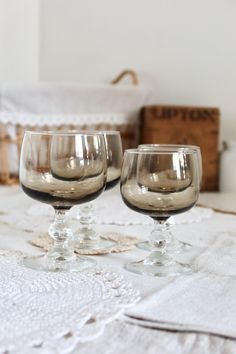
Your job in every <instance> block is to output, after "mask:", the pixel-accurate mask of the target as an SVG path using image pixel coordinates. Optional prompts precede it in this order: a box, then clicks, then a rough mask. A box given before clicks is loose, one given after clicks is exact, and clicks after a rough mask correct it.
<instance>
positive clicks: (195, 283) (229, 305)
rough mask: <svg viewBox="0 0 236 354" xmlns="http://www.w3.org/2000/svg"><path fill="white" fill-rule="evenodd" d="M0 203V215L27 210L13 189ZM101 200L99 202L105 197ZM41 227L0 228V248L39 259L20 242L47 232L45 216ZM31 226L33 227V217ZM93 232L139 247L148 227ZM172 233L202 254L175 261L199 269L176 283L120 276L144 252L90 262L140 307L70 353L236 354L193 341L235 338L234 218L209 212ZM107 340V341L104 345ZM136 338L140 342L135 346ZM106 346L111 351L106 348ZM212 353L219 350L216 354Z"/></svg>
mask: <svg viewBox="0 0 236 354" xmlns="http://www.w3.org/2000/svg"><path fill="white" fill-rule="evenodd" d="M6 190H7V193H6ZM0 196H1V202H2V204H1V206H0V212H1V211H3V212H4V210H6V211H7V212H8V213H10V214H11V215H12V216H13V215H14V213H17V212H18V210H19V209H25V210H27V209H28V208H31V206H32V205H33V204H34V202H33V201H32V200H30V199H29V198H27V197H26V196H25V195H24V194H23V193H22V192H20V190H19V189H18V188H16V187H14V188H12V189H11V188H7V189H6V188H0ZM117 197H118V196H117ZM101 198H104V199H105V198H106V193H104V194H103V195H102V196H101ZM232 198H234V196H232ZM39 205H40V204H39ZM110 205H111V204H110ZM111 211H112V205H111ZM114 213H116V214H117V215H118V214H119V210H114ZM42 220H44V222H43V221H42V222H41V225H40V227H38V228H37V229H34V230H33V231H31V232H28V231H24V230H23V229H19V228H18V227H17V225H16V224H14V223H12V224H4V222H3V221H1V222H0V248H6V249H14V250H21V251H25V252H28V253H31V254H41V251H40V250H38V249H37V248H35V247H32V246H31V245H30V244H29V243H27V241H29V240H30V239H33V238H35V236H36V235H38V234H39V233H41V232H46V230H47V227H48V224H47V222H48V221H46V219H45V216H44V219H42ZM31 222H32V223H33V222H34V216H32V221H31ZM31 222H29V225H28V226H29V228H31V225H30V223H31ZM96 228H97V230H98V231H100V232H109V231H117V232H121V233H124V234H126V235H133V236H136V237H139V238H140V240H144V239H146V237H147V235H148V234H149V232H150V230H151V225H126V226H122V225H120V226H118V225H97V226H96ZM173 232H174V233H175V234H178V237H179V238H180V239H182V240H183V241H185V242H188V243H191V244H193V245H195V246H199V247H202V248H201V249H200V248H198V249H197V250H195V251H194V252H193V253H191V254H189V253H186V255H185V256H184V257H183V256H182V257H180V260H181V261H182V262H183V261H185V262H187V261H188V260H190V259H192V261H193V262H194V264H195V265H196V266H197V267H198V269H199V271H198V272H197V273H195V274H193V275H190V276H184V277H183V276H181V277H176V278H164V277H163V278H153V277H148V276H141V275H137V274H133V273H130V272H128V271H126V270H125V269H124V268H123V267H124V265H125V264H126V263H127V262H128V261H132V260H133V261H134V260H139V259H143V258H144V257H145V256H147V254H148V253H147V252H145V251H143V250H140V249H135V250H132V251H128V252H125V253H122V254H110V255H107V256H106V257H93V258H95V259H97V261H98V263H99V265H102V266H109V269H110V270H111V271H112V270H115V271H116V272H118V273H120V274H122V275H123V276H124V277H125V278H126V279H127V280H129V281H131V282H132V283H133V286H134V287H135V288H137V289H138V290H140V293H141V296H142V300H141V301H140V302H139V304H137V305H136V306H135V307H134V308H133V309H132V311H131V310H129V311H126V316H125V318H124V319H123V321H125V322H126V323H127V324H123V323H122V321H120V322H117V323H116V324H111V325H110V326H109V329H107V330H106V331H105V333H104V335H103V337H101V338H100V339H99V340H97V341H95V342H94V343H91V344H86V345H84V346H83V347H82V349H83V350H82V349H81V347H80V348H78V351H76V352H78V353H81V352H82V353H86V354H87V353H89V352H91V350H94V349H95V348H97V346H99V348H101V350H102V352H103V353H106V354H107V353H112V354H113V353H114V354H117V353H121V351H120V349H122V350H123V352H124V353H128V351H125V349H124V346H125V344H124V343H123V341H124V340H125V341H127V348H129V349H130V351H129V353H132V354H133V353H143V352H147V353H151V354H154V353H155V354H156V353H173V350H174V349H173V348H174V346H175V345H176V346H177V349H176V353H181V354H182V353H186V352H188V353H189V352H191V353H197V354H198V353H208V354H209V353H212V352H214V353H221V352H224V353H230V354H231V353H234V352H235V351H236V341H231V340H225V339H223V338H217V337H209V336H204V335H202V334H197V333H199V332H204V333H206V332H207V333H217V334H218V335H221V336H226V337H229V338H235V328H236V324H235V318H236V316H235V303H236V288H235V278H236V266H235V259H236V258H235V241H236V217H235V216H233V215H224V214H220V213H213V214H212V216H211V217H210V218H208V219H204V220H202V221H200V222H196V223H191V224H184V225H182V224H180V225H177V226H173ZM130 316H132V318H131V317H130ZM136 318H137V320H136ZM138 319H139V320H138ZM142 327H147V328H148V327H153V328H156V329H158V328H161V329H162V330H163V329H168V330H173V331H177V332H178V333H177V334H171V333H167V332H164V331H162V332H158V331H153V330H152V331H151V330H147V329H143V330H142ZM125 331H129V333H125ZM181 332H183V333H181ZM112 333H113V337H111V338H110V336H111V335H112ZM122 333H123V334H122ZM189 333H193V334H189ZM137 336H138V338H139V337H140V338H142V340H141V341H139V340H138V338H136V337H137ZM142 336H143V337H142ZM124 338H126V339H124ZM135 338H136V339H135ZM110 342H112V343H113V344H111V347H110V348H109V347H108V345H110V344H109V343H110ZM218 346H220V348H221V350H222V351H219V350H218V349H219V347H218ZM80 350H82V351H80ZM127 350H128V349H127Z"/></svg>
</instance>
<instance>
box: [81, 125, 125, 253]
mask: <svg viewBox="0 0 236 354" xmlns="http://www.w3.org/2000/svg"><path fill="white" fill-rule="evenodd" d="M99 133H100V134H101V135H102V136H104V140H105V146H106V158H107V183H106V189H105V190H106V191H107V190H110V189H112V188H113V187H115V186H116V185H117V184H118V182H119V180H120V174H121V165H122V159H123V149H122V142H121V137H120V132H118V131H100V132H99ZM78 216H79V220H80V223H81V225H82V227H81V228H80V229H79V230H78V231H79V232H78V235H77V237H76V240H75V245H76V248H81V249H93V250H107V249H109V248H111V247H112V246H113V245H114V242H113V241H110V240H104V239H102V238H101V237H100V235H99V233H97V232H96V231H95V230H94V229H93V227H92V224H93V222H94V217H95V210H94V207H93V204H92V203H88V204H87V205H84V206H81V207H80V208H79V215H78Z"/></svg>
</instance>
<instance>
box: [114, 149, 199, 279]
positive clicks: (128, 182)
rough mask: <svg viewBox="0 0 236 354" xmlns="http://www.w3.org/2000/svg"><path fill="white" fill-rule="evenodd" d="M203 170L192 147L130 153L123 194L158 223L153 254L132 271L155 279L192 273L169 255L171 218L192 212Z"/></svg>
mask: <svg viewBox="0 0 236 354" xmlns="http://www.w3.org/2000/svg"><path fill="white" fill-rule="evenodd" d="M199 190H200V171H199V163H198V157H197V152H196V150H194V149H191V148H176V149H173V150H172V151H170V150H168V149H166V150H165V149H163V148H160V149H158V148H157V149H155V151H154V150H141V149H131V150H126V151H125V155H124V161H123V166H122V173H121V195H122V198H123V201H124V202H125V204H126V205H127V206H128V207H129V208H131V209H133V210H135V211H137V212H140V213H143V214H146V215H148V216H150V217H151V218H152V219H153V220H154V230H153V231H152V233H151V235H150V245H151V247H152V252H151V254H150V255H149V256H148V257H147V258H146V259H144V260H141V261H138V262H131V263H128V264H127V265H126V268H127V269H128V270H130V271H132V272H135V273H140V274H149V275H153V276H167V275H178V274H181V273H190V272H191V266H190V265H188V264H181V263H179V262H177V261H175V260H174V259H173V258H172V257H171V256H170V255H169V254H168V248H167V244H168V243H170V242H171V237H170V231H169V230H168V227H167V226H166V222H167V220H168V218H169V217H170V216H172V215H176V214H179V213H182V212H184V211H186V210H189V209H191V208H192V207H193V206H194V205H195V203H196V201H197V199H198V195H199Z"/></svg>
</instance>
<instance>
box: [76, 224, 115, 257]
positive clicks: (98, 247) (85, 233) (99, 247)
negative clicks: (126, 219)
mask: <svg viewBox="0 0 236 354" xmlns="http://www.w3.org/2000/svg"><path fill="white" fill-rule="evenodd" d="M114 245H115V242H114V241H110V240H104V239H102V238H101V237H100V234H99V233H98V232H96V231H95V230H94V229H93V228H92V226H91V225H88V226H83V227H81V228H80V229H78V230H77V232H76V233H75V234H74V247H75V248H77V249H83V250H86V249H87V250H94V251H106V250H108V251H109V249H110V248H111V247H113V246H114Z"/></svg>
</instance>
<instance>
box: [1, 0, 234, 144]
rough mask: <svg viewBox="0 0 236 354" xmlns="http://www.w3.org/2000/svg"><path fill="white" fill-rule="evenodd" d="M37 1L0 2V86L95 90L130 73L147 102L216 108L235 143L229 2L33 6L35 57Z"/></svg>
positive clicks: (86, 1) (55, 1)
mask: <svg viewBox="0 0 236 354" xmlns="http://www.w3.org/2000/svg"><path fill="white" fill-rule="evenodd" d="M37 1H38V0H21V1H19V0H0V29H1V33H0V55H1V56H2V51H3V50H4V49H5V52H4V54H3V58H4V61H5V64H6V63H7V67H6V69H5V70H4V64H2V62H0V79H5V80H6V79H8V78H9V79H14V78H15V79H20V80H21V79H35V78H36V77H38V79H40V80H50V81H63V80H66V81H79V82H93V83H103V82H109V81H110V80H111V79H112V78H113V77H114V76H115V75H116V74H117V73H118V72H119V71H121V70H122V69H123V68H134V69H136V70H137V72H138V73H139V76H140V81H141V83H142V84H143V85H145V86H147V87H149V88H151V89H152V92H153V94H152V97H151V100H150V101H151V102H153V103H170V104H186V105H188V104H189V105H210V106H211V105H213V106H219V107H220V108H221V111H222V127H221V130H222V134H221V136H222V139H224V140H225V139H227V140H229V139H235V140H236V123H235V120H236V99H235V95H236V21H235V16H236V1H235V0H178V1H176V0H146V1H145V0H99V1H94V0H40V10H38V20H39V28H40V33H39V34H40V35H39V37H40V40H39V42H38V46H39V53H38V52H37V40H36V38H37V36H38V32H37V28H38V27H37V18H36V17H37V16H36V12H37ZM13 3H14V11H13ZM3 4H4V7H5V10H4V11H5V16H4V15H3V13H2V11H1V9H2V8H1V7H3ZM7 4H8V5H7ZM9 7H10V9H11V11H10V10H9ZM12 11H13V13H14V16H13V17H12ZM2 18H3V24H2ZM4 24H5V25H6V28H7V30H5V29H4V26H5V25H4ZM13 24H14V25H13ZM11 26H13V28H14V31H13V32H12V33H11ZM29 28H30V29H31V30H30V31H31V34H29V32H28V31H29ZM4 31H5V32H4ZM1 42H2V43H1ZM12 53H13V54H12ZM37 54H38V63H37V60H36V56H37ZM4 61H3V62H4ZM37 65H39V72H38V73H37ZM10 69H11V70H10ZM13 69H14V70H13Z"/></svg>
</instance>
